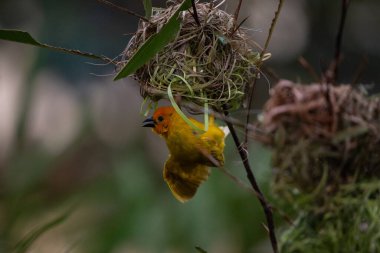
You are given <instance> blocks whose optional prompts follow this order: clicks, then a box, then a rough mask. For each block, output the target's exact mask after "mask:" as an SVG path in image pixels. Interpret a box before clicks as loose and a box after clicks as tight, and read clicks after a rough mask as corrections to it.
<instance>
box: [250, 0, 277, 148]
mask: <svg viewBox="0 0 380 253" xmlns="http://www.w3.org/2000/svg"><path fill="white" fill-rule="evenodd" d="M283 2H284V1H283V0H279V1H278V5H277V10H276V12H275V14H274V18H273V19H272V23H271V25H270V28H269V31H268V37H267V39H266V41H265V45H264V48H263V50H262V51H261V53H260V61H259V63H258V65H257V68H260V65H261V63H262V61H263V57H264V55H265V53H266V51H267V49H268V46H269V42H270V40H271V38H272V34H273V31H274V27H275V26H276V23H277V20H278V18H279V16H280V13H281V9H282V5H283ZM257 73H259V71H257ZM256 82H257V77H256V78H255V79H254V80H253V83H252V85H251V87H250V89H249V90H248V107H247V115H246V127H245V131H244V132H245V134H244V142H243V147H245V148H246V149H247V148H248V127H247V126H248V125H249V121H250V113H249V111H250V110H251V107H252V102H253V93H254V91H255V86H256Z"/></svg>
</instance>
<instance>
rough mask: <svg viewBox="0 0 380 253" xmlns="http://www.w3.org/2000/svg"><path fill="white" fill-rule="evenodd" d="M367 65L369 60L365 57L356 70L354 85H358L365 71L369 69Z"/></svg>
mask: <svg viewBox="0 0 380 253" xmlns="http://www.w3.org/2000/svg"><path fill="white" fill-rule="evenodd" d="M367 65H368V58H367V57H366V56H363V57H362V59H361V61H360V63H359V66H358V67H357V68H356V71H355V74H354V77H353V79H352V82H351V84H352V85H357V84H358V82H359V80H360V78H361V77H362V75H363V72H364V69H365V67H367Z"/></svg>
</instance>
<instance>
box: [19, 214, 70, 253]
mask: <svg viewBox="0 0 380 253" xmlns="http://www.w3.org/2000/svg"><path fill="white" fill-rule="evenodd" d="M71 212H72V210H69V211H68V212H65V213H63V214H61V215H59V216H58V217H56V218H55V219H53V220H51V221H49V222H48V223H46V224H44V225H42V226H41V227H39V228H36V229H35V230H34V231H32V232H30V233H29V234H28V235H27V236H26V237H25V238H24V239H23V240H21V241H19V242H18V243H17V244H16V246H15V248H14V252H16V253H24V252H27V251H28V249H29V248H30V246H31V245H32V244H33V243H34V242H35V241H36V240H37V239H38V238H39V237H40V236H41V235H43V234H44V233H45V232H47V231H49V230H51V229H53V228H55V227H56V226H58V225H60V224H62V223H63V222H64V221H65V220H66V219H67V218H68V217H69V216H70V214H71Z"/></svg>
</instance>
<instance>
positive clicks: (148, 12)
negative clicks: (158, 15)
mask: <svg viewBox="0 0 380 253" xmlns="http://www.w3.org/2000/svg"><path fill="white" fill-rule="evenodd" d="M143 4H144V9H145V17H146V18H147V19H150V17H151V16H152V1H151V0H143Z"/></svg>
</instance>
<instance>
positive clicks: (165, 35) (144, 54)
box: [114, 0, 191, 81]
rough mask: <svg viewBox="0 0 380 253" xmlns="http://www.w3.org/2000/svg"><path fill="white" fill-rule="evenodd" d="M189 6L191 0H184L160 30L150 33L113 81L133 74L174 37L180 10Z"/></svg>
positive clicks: (178, 27)
mask: <svg viewBox="0 0 380 253" xmlns="http://www.w3.org/2000/svg"><path fill="white" fill-rule="evenodd" d="M190 7H191V0H185V1H184V2H183V3H182V4H181V5H180V6H179V8H178V9H177V11H176V12H175V13H174V14H173V15H172V16H171V17H170V19H169V21H168V22H167V23H166V24H165V25H163V26H162V28H161V30H160V31H159V32H158V33H156V34H154V35H152V36H151V37H150V38H149V39H148V40H147V41H146V42H145V43H144V44H143V45H142V46H141V47H140V48H139V49H138V50H137V51H136V52H135V53H134V54H133V55H132V56H131V58H130V59H129V61H128V63H127V64H126V65H125V66H124V67H123V68H122V69H121V70H120V72H119V73H118V74H117V75H116V77H115V78H114V81H116V80H119V79H122V78H124V77H127V76H129V75H131V74H133V73H134V72H135V71H136V70H138V69H139V68H140V67H142V66H143V65H144V64H145V63H146V62H148V61H149V60H150V59H152V58H153V57H154V56H155V55H156V54H157V53H158V52H160V51H161V50H162V49H163V48H164V47H165V46H166V45H167V44H168V43H169V42H170V41H171V40H173V39H174V37H175V36H176V35H177V33H178V31H179V29H180V25H181V23H180V20H179V19H178V15H179V13H180V12H181V11H184V10H187V9H189V8H190Z"/></svg>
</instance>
